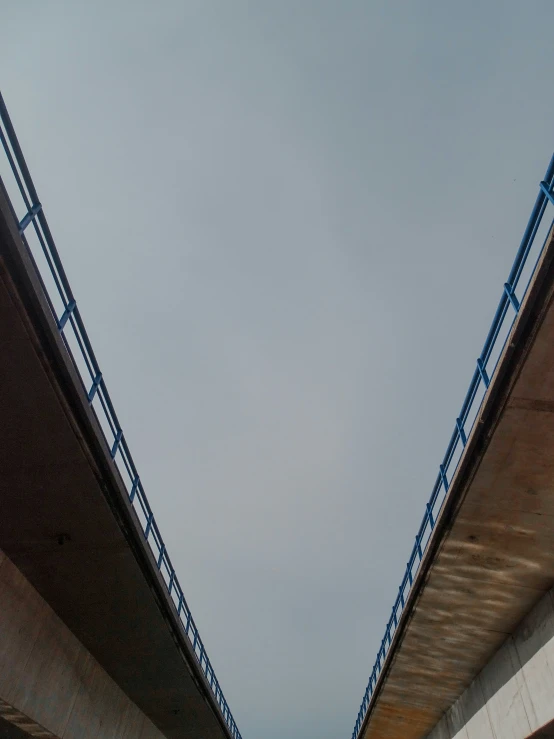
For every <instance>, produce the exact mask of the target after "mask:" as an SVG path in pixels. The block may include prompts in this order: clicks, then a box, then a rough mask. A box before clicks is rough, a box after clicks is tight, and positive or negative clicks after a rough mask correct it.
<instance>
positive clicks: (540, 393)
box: [362, 234, 554, 739]
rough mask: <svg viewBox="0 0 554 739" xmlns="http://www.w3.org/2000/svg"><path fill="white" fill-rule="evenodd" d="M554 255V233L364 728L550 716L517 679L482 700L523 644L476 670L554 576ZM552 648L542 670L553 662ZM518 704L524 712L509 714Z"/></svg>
mask: <svg viewBox="0 0 554 739" xmlns="http://www.w3.org/2000/svg"><path fill="white" fill-rule="evenodd" d="M553 265H554V240H553V238H552V234H551V235H550V238H549V241H548V243H547V246H546V249H545V252H544V254H543V257H542V259H541V263H540V265H539V268H538V271H537V273H536V276H535V278H534V281H533V284H532V286H531V288H530V292H529V293H528V295H527V298H526V300H525V302H524V303H523V305H522V307H521V310H520V312H519V315H518V319H517V322H516V324H515V325H514V328H513V329H512V332H511V335H510V339H509V341H508V342H507V345H506V347H505V350H504V353H503V355H502V357H501V359H500V362H499V369H498V373H497V374H496V375H495V378H494V381H493V382H492V383H491V386H490V388H489V390H488V392H487V395H486V397H485V401H484V404H483V407H482V410H481V413H480V416H479V421H478V423H477V424H476V426H475V428H474V430H473V433H472V434H471V437H470V438H469V440H468V444H467V446H466V449H465V451H464V454H463V456H462V459H461V462H460V464H459V467H458V470H457V472H456V475H455V476H454V478H453V479H452V480H451V482H450V488H449V495H448V497H447V500H446V502H445V505H444V506H443V510H442V512H441V515H440V517H439V521H438V524H437V527H436V529H435V532H434V534H433V537H432V540H431V543H430V546H429V548H428V550H427V553H426V556H425V560H424V563H423V566H422V568H421V569H420V572H419V573H418V575H417V577H416V580H415V583H414V587H413V590H412V593H411V594H410V598H409V602H408V607H407V609H406V611H405V613H404V614H403V617H402V619H401V622H400V624H399V628H398V629H397V632H396V634H395V637H394V640H393V645H392V649H391V652H390V653H389V656H388V658H387V662H386V665H385V669H384V671H383V673H382V676H381V678H380V683H379V685H378V688H377V691H376V694H375V695H374V697H373V700H372V704H371V706H370V711H369V713H368V716H367V717H366V721H365V724H364V726H363V728H362V736H363V739H382V738H389V737H390V739H419V738H420V737H422V736H426V735H428V734H429V732H431V731H432V730H433V729H434V727H436V726H437V724H438V723H439V722H440V721H441V720H442V721H443V723H442V725H441V728H440V731H441V732H443V733H444V731H446V729H445V726H446V725H447V724H449V722H450V723H451V724H452V725H450V726H449V729H448V730H449V732H450V734H451V736H452V737H454V736H458V735H459V736H460V737H464V739H465V738H466V736H467V739H473V737H477V736H481V735H482V736H483V737H488V736H489V735H490V736H496V737H499V736H502V737H510V736H511V735H512V734H511V733H510V732H512V733H513V735H514V736H516V735H517V732H518V731H521V730H523V727H525V729H526V730H527V732H528V733H529V732H530V731H532V730H535V729H536V728H538V727H539V726H540V724H538V723H537V722H536V721H535V722H533V720H532V719H531V718H530V717H528V714H527V706H526V698H525V695H524V693H525V691H523V692H521V693H519V692H518V690H519V689H520V688H521V684H520V683H518V682H517V681H516V682H514V683H511V682H510V681H508V684H507V685H505V686H503V687H502V689H500V688H499V687H498V686H496V687H498V690H497V691H496V695H497V697H496V698H495V700H494V701H492V698H491V702H490V707H491V713H490V715H489V713H488V712H487V710H485V709H484V706H481V708H479V703H480V701H481V703H483V702H484V698H483V695H482V693H483V690H486V691H487V694H488V695H489V694H490V695H492V691H493V688H494V687H495V682H494V681H495V679H496V678H497V677H498V675H499V674H501V673H502V671H504V672H506V671H507V672H509V670H510V660H513V659H515V657H516V656H517V654H519V647H518V645H517V644H516V649H515V650H512V651H511V652H510V654H506V655H502V656H500V657H498V659H499V660H500V661H499V665H498V670H497V671H496V672H494V673H493V674H492V675H489V674H488V673H485V674H484V675H483V684H482V685H481V683H475V682H474V680H475V678H476V676H477V675H478V674H479V673H480V671H481V670H482V669H483V668H484V667H485V665H486V664H487V663H488V662H489V660H490V659H491V658H492V657H493V655H495V653H496V652H497V651H498V650H499V649H500V647H501V646H502V644H503V643H504V642H505V641H506V639H507V638H508V637H509V636H510V635H511V634H513V633H514V631H515V630H516V628H517V625H518V623H519V622H520V621H521V619H522V618H523V617H524V616H525V615H526V614H527V613H528V612H529V611H530V610H531V609H532V608H533V607H534V606H535V604H536V603H537V602H538V601H539V600H540V599H541V598H542V597H543V596H544V594H545V593H546V592H547V591H548V590H549V589H550V588H551V587H552V585H553V584H554V454H552V449H554V266H553ZM544 655H545V653H544V652H543V656H542V657H541V659H542V660H543V661H542V663H541V665H540V668H539V669H538V672H539V673H540V674H545V673H546V671H547V670H549V669H550V658H549V657H548V658H546V657H545V656H544ZM519 656H520V658H521V655H519ZM502 660H508V663H507V666H506V665H504V664H503V662H502ZM522 661H523V660H522ZM552 664H553V665H554V661H553V663H552ZM464 691H468V692H467V693H465V692H464ZM528 692H529V694H530V695H531V699H532V698H533V691H532V690H531V688H529V691H528ZM462 695H464V699H463V703H462V704H460V705H459V716H457V717H456V714H455V713H453V714H452V715H451V716H449V718H447V720H446V724H445V722H444V720H443V719H442V717H443V716H444V715H445V713H446V712H448V711H449V709H450V707H451V706H452V705H453V704H456V702H457V701H458V700H459V699H460V696H462ZM539 696H542V693H541V692H540V691H539ZM538 700H540V702H541V705H542V701H543V698H542V697H540V698H538ZM550 700H553V699H552V696H550ZM512 701H513V704H512ZM507 707H509V710H510V711H513V712H515V713H514V719H513V722H509V723H508V724H505V718H506V717H505V715H504V712H505V711H506V710H507ZM456 710H458V709H456ZM535 710H536V709H535ZM539 710H540V709H539ZM469 714H471V715H469ZM549 718H551V717H548V719H549ZM458 719H459V720H458ZM540 720H541V719H539V718H537V721H540ZM546 720H547V719H546V718H545V721H546ZM526 721H527V723H526ZM543 723H544V721H543ZM506 726H508V727H509V728H508V729H506V728H505V727H506ZM514 726H516V727H517V728H514ZM494 727H496V735H495V734H494V733H493V731H494ZM436 731H437V732H438V731H439V729H438V728H437V729H436ZM487 732H489V733H488V734H487ZM514 732H515V733H514Z"/></svg>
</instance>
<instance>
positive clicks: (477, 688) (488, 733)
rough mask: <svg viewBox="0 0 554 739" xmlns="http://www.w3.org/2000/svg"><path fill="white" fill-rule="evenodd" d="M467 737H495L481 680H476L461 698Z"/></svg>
mask: <svg viewBox="0 0 554 739" xmlns="http://www.w3.org/2000/svg"><path fill="white" fill-rule="evenodd" d="M459 703H460V708H461V712H462V715H463V717H464V719H465V729H466V732H467V739H494V734H493V731H492V726H491V722H490V719H489V715H488V713H487V709H486V707H485V700H484V697H483V691H482V689H481V682H480V681H479V680H474V681H473V682H472V683H471V685H470V686H469V688H468V689H467V690H466V691H465V693H464V694H463V695H462V697H461V698H460V700H459Z"/></svg>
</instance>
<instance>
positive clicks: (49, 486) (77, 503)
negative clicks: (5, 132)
mask: <svg viewBox="0 0 554 739" xmlns="http://www.w3.org/2000/svg"><path fill="white" fill-rule="evenodd" d="M0 353H1V356H2V361H1V362H0V418H1V419H2V423H1V424H0V501H1V515H0V548H1V549H3V551H4V552H5V553H6V554H7V555H8V557H9V558H10V560H11V561H12V562H13V563H14V564H15V565H16V567H17V568H18V569H19V570H20V571H21V572H22V573H23V575H24V576H25V577H26V578H27V580H28V581H29V582H30V583H31V584H32V585H33V587H34V588H36V590H37V591H38V592H39V593H40V595H41V596H42V597H43V598H44V600H45V601H46V602H47V603H48V604H49V605H50V606H51V607H52V609H53V610H54V612H55V613H56V614H57V615H58V616H59V617H60V618H61V620H62V621H63V622H64V623H65V624H66V626H67V627H68V628H69V629H70V631H71V632H72V633H73V634H74V635H75V637H76V638H77V639H78V640H79V642H80V643H81V644H82V645H83V647H84V648H85V649H86V650H88V651H89V652H90V653H91V654H92V656H93V657H94V659H95V660H96V661H97V662H98V663H99V664H100V665H101V667H102V668H103V669H105V670H106V672H107V673H108V674H109V675H110V677H111V678H112V679H113V680H114V681H115V682H116V683H117V685H118V686H119V687H120V688H121V689H122V690H123V692H124V693H125V694H126V695H127V696H128V697H129V698H130V699H131V700H132V701H133V702H134V703H135V704H136V705H137V706H138V707H139V708H140V710H141V711H143V712H144V713H145V714H146V715H147V716H148V717H149V719H150V720H151V721H152V722H153V723H154V724H155V725H156V726H157V728H158V729H159V730H160V731H161V732H162V733H163V734H164V735H165V736H166V737H168V738H169V739H174V738H175V739H177V738H180V737H185V736H186V737H193V738H195V737H202V739H223V738H224V737H227V738H228V737H229V736H230V733H229V730H228V729H227V727H226V725H225V722H224V720H223V718H222V716H221V712H220V709H219V707H218V705H217V703H216V701H215V698H214V697H213V695H212V693H211V690H210V688H209V685H208V683H207V681H206V679H205V677H204V675H203V673H202V670H201V669H200V666H199V664H198V661H197V659H196V657H195V655H194V653H193V651H192V648H191V645H190V643H189V641H188V639H187V637H186V636H185V634H184V631H183V628H182V626H181V625H180V623H179V621H178V618H177V614H176V610H175V606H174V604H173V602H172V601H171V599H170V598H169V596H168V595H167V591H166V588H165V585H164V583H163V581H162V578H161V575H160V574H159V572H158V570H157V567H156V563H155V561H154V559H153V557H152V554H151V552H150V550H149V548H148V546H147V545H146V544H145V542H144V536H143V534H142V530H141V527H140V524H139V522H138V520H137V518H136V515H135V513H134V511H133V509H132V507H131V506H130V504H129V501H128V495H127V493H126V491H125V487H124V485H123V482H122V480H121V478H120V476H119V473H118V471H117V468H116V467H115V465H114V463H113V461H112V459H111V457H110V454H109V450H108V449H107V447H106V444H105V442H104V440H103V437H102V433H101V429H100V426H99V424H98V421H97V419H96V416H95V415H94V412H93V411H92V410H91V408H90V407H89V405H88V403H87V401H86V394H85V392H84V390H83V387H82V384H81V381H80V379H79V377H78V375H77V373H76V370H75V368H74V366H73V364H72V362H71V360H70V357H69V355H68V352H67V349H66V347H65V345H64V344H63V342H62V340H61V338H60V335H59V332H58V330H57V327H56V324H55V320H54V318H53V316H52V314H51V311H50V309H49V305H48V302H47V300H46V298H45V294H44V290H43V287H42V284H41V282H40V279H39V277H38V275H37V272H36V269H35V267H34V265H33V263H32V260H31V259H30V257H29V255H28V253H27V251H26V249H25V247H24V245H23V244H22V242H21V239H20V238H19V234H18V231H17V225H16V222H15V220H14V218H13V216H12V213H11V211H10V208H9V204H8V202H7V200H6V198H5V194H4V192H3V188H2V186H1V183H0ZM61 535H63V536H61ZM60 542H61V543H60ZM25 628H26V629H28V632H29V641H30V642H31V643H36V642H35V641H34V637H35V633H34V631H33V629H36V628H38V624H37V623H33V622H32V621H31V622H30V623H29V624H28V625H27V626H26V627H25ZM74 648H75V649H77V648H76V647H74ZM80 655H81V653H80V652H79V650H77V651H76V653H75V655H74V659H75V664H76V665H78V664H80V663H79V660H80V659H81V656H80ZM14 669H15V667H14ZM89 678H90V680H92V681H94V679H95V678H94V675H92V674H91V675H90V676H89ZM5 679H6V675H0V682H2V681H3V680H5ZM87 679H88V678H87ZM36 680H37V684H38V683H40V682H41V681H43V680H46V681H48V680H49V673H48V665H47V663H44V665H43V666H42V667H40V668H39V667H38V666H37V673H36ZM10 681H11V678H10V677H9V676H8V682H10ZM8 688H9V686H6V685H4V688H3V689H5V690H8ZM68 689H70V688H69V687H68ZM73 716H74V719H73V720H75V721H77V720H78V719H77V716H78V711H77V709H76V711H75V713H74V714H73Z"/></svg>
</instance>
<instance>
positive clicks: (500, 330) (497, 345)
mask: <svg viewBox="0 0 554 739" xmlns="http://www.w3.org/2000/svg"><path fill="white" fill-rule="evenodd" d="M549 204H552V205H554V155H553V156H552V159H551V160H550V164H549V165H548V169H547V170H546V175H545V177H544V180H543V181H542V182H541V183H540V186H539V194H538V197H537V200H536V202H535V205H534V207H533V211H532V213H531V217H530V218H529V222H528V224H527V228H526V229H525V233H524V234H523V238H522V240H521V244H520V247H519V249H518V252H517V254H516V257H515V260H514V263H513V266H512V269H511V271H510V274H509V277H508V281H507V282H506V283H505V284H504V287H503V290H502V295H501V297H500V301H499V303H498V308H497V309H496V313H495V314H494V319H493V322H492V325H491V327H490V330H489V333H488V334H487V338H486V340H485V344H484V346H483V349H482V351H481V354H480V355H479V357H478V359H477V362H476V367H475V371H474V373H473V377H472V378H471V382H470V385H469V389H468V391H467V393H466V396H465V398H464V402H463V404H462V408H461V411H460V414H459V416H458V418H457V419H456V423H455V426H454V431H453V432H452V436H451V437H450V441H449V443H448V447H447V449H446V453H445V455H444V458H443V460H442V462H441V464H440V465H439V473H438V475H437V479H436V480H435V484H434V486H433V490H432V492H431V497H430V498H429V502H428V503H427V505H426V508H425V513H424V515H423V520H422V522H421V526H420V527H419V530H418V532H417V535H416V539H415V544H414V547H413V549H412V553H411V555H410V559H409V560H408V564H407V565H406V572H405V574H404V577H403V579H402V583H401V585H400V588H399V590H398V596H397V598H396V600H395V603H394V606H393V608H392V613H391V617H390V619H389V621H388V623H387V625H386V628H385V636H384V637H383V640H382V641H381V646H380V648H379V651H378V652H377V658H376V660H375V664H374V666H373V670H372V672H371V675H370V677H369V682H368V685H367V688H366V690H365V693H364V697H363V699H362V703H361V705H360V710H359V712H358V716H357V718H356V724H355V726H354V731H353V732H352V739H357V737H358V735H359V734H360V731H361V729H362V726H363V723H364V719H365V717H366V715H367V712H368V710H369V706H370V703H371V698H372V696H373V693H374V691H375V688H376V686H377V682H378V679H379V676H380V674H381V671H382V669H383V667H384V664H385V659H386V656H387V654H388V652H389V649H390V646H391V644H392V639H393V636H394V633H395V631H396V629H397V627H398V624H399V619H400V615H401V614H402V612H403V610H404V606H405V604H406V601H407V597H408V595H409V593H410V590H411V587H412V584H413V581H414V578H415V576H416V574H417V572H418V570H419V567H420V564H421V561H422V559H423V557H424V555H425V551H426V549H427V545H428V543H429V540H430V538H431V534H432V532H433V529H434V528H435V525H436V522H437V519H438V516H439V514H440V512H441V510H442V506H443V504H444V501H445V500H446V497H447V493H448V489H449V486H450V484H451V482H452V479H453V477H454V475H455V473H456V470H457V468H458V465H459V463H460V460H461V458H462V456H463V451H464V449H465V447H466V445H467V443H468V439H469V437H470V434H471V432H472V430H473V428H474V425H475V421H476V420H477V417H478V414H479V410H480V408H481V405H482V403H483V400H484V398H485V395H486V391H487V389H488V387H489V385H490V383H491V380H492V378H493V377H494V375H495V372H496V368H497V366H498V361H499V359H500V356H501V354H502V351H503V349H504V346H505V343H506V340H507V338H508V336H509V334H510V331H511V329H512V326H513V324H514V322H515V320H516V318H517V315H518V313H519V309H520V306H521V304H522V303H523V299H524V298H525V295H526V293H527V290H528V287H529V284H530V282H531V280H532V278H533V275H534V273H535V270H536V267H537V264H538V262H539V259H540V257H541V255H542V252H543V250H544V246H545V244H546V240H547V238H548V235H549V233H550V231H551V229H552V226H553V225H554V221H552V220H551V221H550V222H548V220H546V221H544V222H543V216H544V213H545V211H546V208H547V206H548V205H549ZM541 224H542V227H543V228H545V235H544V240H543V242H542V244H540V240H539V244H540V247H539V248H537V249H536V250H535V254H536V259H535V261H534V262H532V261H531V262H529V261H528V257H529V255H530V252H531V250H532V248H533V246H534V243H535V237H536V236H537V233H538V231H539V228H540V227H541ZM526 268H527V271H528V273H529V274H528V280H527V283H526V284H525V286H524V288H523V290H522V292H521V297H519V298H518V297H517V295H516V289H517V288H518V285H519V283H520V281H521V280H522V276H523V274H524V271H525V269H526ZM509 310H510V311H511V313H510V314H509V313H508V311H509ZM507 316H508V318H506V317H507ZM491 367H492V369H491Z"/></svg>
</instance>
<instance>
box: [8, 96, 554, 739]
mask: <svg viewBox="0 0 554 739" xmlns="http://www.w3.org/2000/svg"><path fill="white" fill-rule="evenodd" d="M0 141H1V143H2V146H3V149H4V153H5V159H4V161H3V164H4V165H7V166H4V167H3V168H2V169H1V171H2V181H1V184H0V316H1V320H0V341H1V347H2V360H3V361H2V363H1V365H0V366H1V375H0V379H1V382H0V408H1V409H2V418H3V423H2V427H1V432H0V433H1V436H0V442H1V443H0V460H1V469H2V475H1V477H0V496H1V497H0V500H1V502H2V508H1V511H2V515H1V516H0V603H1V604H2V608H0V737H5V739H16V738H17V737H23V736H29V735H31V736H37V737H58V738H59V739H73V738H74V737H75V739H76V738H77V737H79V738H82V737H113V738H114V739H123V738H129V739H130V738H131V737H141V738H142V739H158V738H159V739H162V737H168V738H170V739H172V738H177V737H190V738H191V739H200V738H202V739H221V738H222V737H223V738H225V739H241V735H240V732H239V729H238V727H237V724H236V722H235V719H234V718H233V715H232V713H231V710H230V707H229V705H228V703H227V701H226V699H225V697H224V694H223V690H222V687H221V685H220V683H219V681H218V679H217V677H216V674H215V671H214V668H213V666H212V663H211V661H210V659H209V657H208V654H207V651H206V646H205V644H204V642H203V640H202V638H201V637H200V634H199V631H198V627H197V625H196V623H195V621H194V618H193V616H192V613H191V610H190V608H189V606H188V604H187V601H186V598H185V593H184V591H183V588H182V586H181V584H180V582H179V578H178V575H177V573H176V572H175V568H174V566H173V564H172V561H171V558H170V554H169V552H168V551H167V548H166V545H165V543H164V540H163V537H162V534H161V532H160V530H159V528H158V526H157V523H156V519H155V517H154V514H153V512H152V508H151V506H150V504H149V502H148V498H147V495H146V491H145V490H144V486H143V483H142V482H141V479H140V475H139V470H138V468H137V466H136V464H135V461H134V460H133V457H132V454H131V451H130V449H129V446H128V444H127V441H126V438H125V434H124V432H123V429H122V427H121V424H120V422H119V419H118V417H117V414H116V411H115V408H114V405H113V403H112V399H111V397H110V394H109V392H108V388H107V386H106V382H105V379H104V377H103V374H102V371H101V368H100V365H99V363H98V360H97V358H96V356H95V354H94V351H93V348H92V346H91V343H90V340H89V338H88V335H87V332H86V329H85V325H84V321H83V317H82V316H81V313H80V310H79V306H78V303H77V301H76V299H75V296H74V295H73V293H72V290H71V286H70V284H69V281H68V279H67V276H66V274H65V272H64V269H63V265H62V262H61V260H60V257H59V254H58V251H57V249H56V245H55V242H54V239H53V236H52V234H51V232H50V229H49V227H48V222H47V219H46V215H45V212H44V209H43V207H42V204H41V202H40V199H39V197H38V193H37V192H36V189H35V187H34V184H33V181H32V178H31V175H30V172H29V170H28V168H27V165H26V162H25V159H24V156H23V153H22V151H21V148H20V145H19V142H18V140H17V136H16V133H15V131H14V129H13V126H12V124H11V121H10V118H9V114H8V111H7V109H6V106H5V104H4V101H3V100H2V98H1V97H0ZM553 191H554V157H553V159H552V161H551V162H550V164H549V166H548V169H547V172H546V175H545V177H544V180H543V181H541V182H540V185H539V194H538V197H537V200H536V203H535V205H534V208H533V210H532V213H531V217H530V219H529V223H528V225H527V228H526V229H525V232H524V236H523V239H522V241H521V244H520V247H519V250H518V251H517V254H516V258H515V261H514V265H513V268H512V270H511V272H510V274H509V275H508V278H507V281H506V282H505V284H504V285H503V287H502V289H501V290H500V301H499V304H498V309H497V311H496V314H495V316H494V319H493V323H492V326H491V328H490V330H489V333H488V335H487V338H486V341H485V344H484V346H483V349H482V351H481V353H480V355H479V357H478V358H477V360H476V364H475V371H474V374H473V377H472V378H471V382H470V385H469V389H468V391H467V393H466V396H465V399H464V401H463V403H462V407H461V410H460V413H459V416H458V418H457V419H456V420H455V422H454V424H453V432H452V436H451V438H450V440H449V442H448V444H447V449H446V453H445V455H444V457H443V459H442V461H441V462H440V464H439V465H438V469H437V477H436V481H435V484H434V486H433V488H432V491H431V495H430V498H429V501H428V503H427V505H426V508H425V513H424V516H423V519H422V522H421V525H420V527H419V529H418V531H417V535H416V538H415V543H414V545H413V549H412V552H411V555H410V558H409V560H408V563H407V566H406V571H405V573H404V574H403V577H402V579H401V582H400V587H399V590H398V595H397V597H396V599H395V602H394V604H393V608H392V611H391V616H390V619H389V621H388V623H387V625H386V629H385V634H384V637H383V639H382V641H381V645H380V648H379V650H378V654H377V658H376V661H375V664H374V666H373V669H372V671H371V673H370V677H369V682H368V685H367V688H366V690H365V693H364V695H363V699H362V703H361V706H360V710H359V713H358V716H357V719H356V722H355V727H354V731H353V734H352V739H374V738H377V737H379V738H383V739H386V738H389V737H390V738H394V739H399V738H400V737H402V739H420V738H423V737H431V738H432V739H454V737H460V738H463V739H474V738H475V739H478V738H482V739H488V738H489V737H495V738H496V739H498V738H499V737H502V738H504V737H514V739H517V738H518V737H528V736H531V735H533V736H540V737H548V736H554V728H553V723H554V591H553V590H552V588H553V586H554V454H553V453H552V450H553V449H554V341H553V339H554V234H553V230H552V212H553V210H554V207H553V206H554V195H553Z"/></svg>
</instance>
